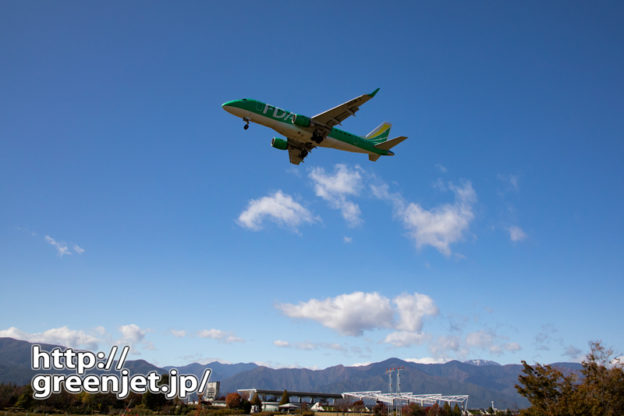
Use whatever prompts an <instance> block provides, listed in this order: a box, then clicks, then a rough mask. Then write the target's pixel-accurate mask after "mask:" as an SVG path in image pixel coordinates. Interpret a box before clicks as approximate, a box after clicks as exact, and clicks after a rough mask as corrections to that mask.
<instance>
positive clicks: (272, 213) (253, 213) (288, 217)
mask: <svg viewBox="0 0 624 416" xmlns="http://www.w3.org/2000/svg"><path fill="white" fill-rule="evenodd" d="M265 219H268V220H271V221H273V222H275V223H277V224H278V225H281V226H283V227H286V228H291V229H293V230H294V231H296V230H297V227H298V226H299V225H301V224H304V223H313V222H316V221H318V218H316V217H314V216H313V215H312V213H311V212H310V211H308V210H307V209H306V208H305V207H303V205H301V204H299V203H298V202H297V201H295V200H294V199H293V198H292V197H291V196H290V195H287V194H284V193H282V191H277V192H275V193H274V194H273V195H269V196H265V197H262V198H260V199H252V200H251V201H249V205H248V206H247V209H246V210H245V211H243V212H242V213H241V214H240V216H239V217H238V224H239V225H240V226H241V227H245V228H248V229H250V230H254V231H258V230H261V229H262V223H263V222H264V220H265Z"/></svg>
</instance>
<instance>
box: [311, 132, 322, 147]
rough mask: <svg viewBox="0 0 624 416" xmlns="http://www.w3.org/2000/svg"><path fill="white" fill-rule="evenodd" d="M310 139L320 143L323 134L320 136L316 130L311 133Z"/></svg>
mask: <svg viewBox="0 0 624 416" xmlns="http://www.w3.org/2000/svg"><path fill="white" fill-rule="evenodd" d="M312 141H313V142H314V143H316V144H321V142H322V141H323V136H321V135H320V134H318V133H317V132H314V134H313V135H312Z"/></svg>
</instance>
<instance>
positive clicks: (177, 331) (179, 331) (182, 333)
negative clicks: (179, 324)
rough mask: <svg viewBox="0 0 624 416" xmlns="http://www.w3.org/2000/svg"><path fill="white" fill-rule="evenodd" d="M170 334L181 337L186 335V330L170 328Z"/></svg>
mask: <svg viewBox="0 0 624 416" xmlns="http://www.w3.org/2000/svg"><path fill="white" fill-rule="evenodd" d="M171 334H172V335H173V336H174V337H176V338H183V337H185V336H186V331H185V330H183V329H172V330H171Z"/></svg>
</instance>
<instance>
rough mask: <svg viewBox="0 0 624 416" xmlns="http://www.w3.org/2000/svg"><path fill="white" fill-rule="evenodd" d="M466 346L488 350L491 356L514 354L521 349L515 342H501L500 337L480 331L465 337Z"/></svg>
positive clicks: (489, 332)
mask: <svg viewBox="0 0 624 416" xmlns="http://www.w3.org/2000/svg"><path fill="white" fill-rule="evenodd" d="M466 344H467V345H468V346H469V347H473V348H479V349H483V350H488V351H490V352H491V353H492V354H502V353H503V352H504V351H510V352H515V351H519V350H521V349H522V347H521V346H520V344H518V343H516V342H502V341H501V337H499V336H498V335H496V334H495V333H493V332H491V331H486V330H480V331H475V332H471V333H469V334H468V335H466Z"/></svg>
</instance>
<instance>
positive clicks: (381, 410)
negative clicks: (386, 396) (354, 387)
mask: <svg viewBox="0 0 624 416" xmlns="http://www.w3.org/2000/svg"><path fill="white" fill-rule="evenodd" d="M373 413H374V414H375V416H382V415H385V414H387V413H388V408H387V407H386V405H385V403H384V402H377V403H376V404H375V406H373Z"/></svg>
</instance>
